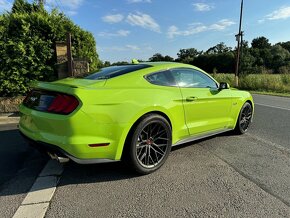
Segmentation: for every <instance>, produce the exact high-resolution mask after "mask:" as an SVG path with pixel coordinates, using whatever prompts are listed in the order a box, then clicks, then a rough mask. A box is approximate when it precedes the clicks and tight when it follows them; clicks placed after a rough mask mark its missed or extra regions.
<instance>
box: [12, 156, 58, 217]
mask: <svg viewBox="0 0 290 218" xmlns="http://www.w3.org/2000/svg"><path fill="white" fill-rule="evenodd" d="M62 171H63V167H62V165H61V164H60V163H58V162H57V161H55V160H50V161H48V163H47V164H46V165H45V167H44V168H43V170H42V171H41V173H40V174H39V175H38V178H37V179H36V180H35V182H34V184H33V185H32V187H31V189H30V191H29V192H28V193H27V195H26V197H25V198H24V200H23V201H22V203H21V206H20V207H19V208H18V209H17V211H16V213H15V214H14V216H13V218H18V217H21V218H23V217H27V218H28V217H29V218H43V217H44V216H45V213H46V211H47V209H48V207H49V202H50V201H51V199H52V197H53V194H54V192H55V190H56V185H57V183H58V180H59V178H60V176H61V174H62Z"/></svg>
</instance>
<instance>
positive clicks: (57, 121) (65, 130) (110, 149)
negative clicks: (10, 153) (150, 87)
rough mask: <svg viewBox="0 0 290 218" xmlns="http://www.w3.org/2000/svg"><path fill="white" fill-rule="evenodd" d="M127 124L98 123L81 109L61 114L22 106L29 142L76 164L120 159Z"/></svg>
mask: <svg viewBox="0 0 290 218" xmlns="http://www.w3.org/2000/svg"><path fill="white" fill-rule="evenodd" d="M124 126H126V124H123V125H120V124H116V123H101V122H97V121H96V119H94V118H93V117H91V116H88V115H87V114H86V113H84V112H83V111H81V110H79V111H77V113H73V114H71V115H58V114H50V113H45V112H41V111H35V110H32V109H30V108H27V107H25V106H23V105H21V106H20V122H19V130H20V132H21V133H22V134H23V135H24V136H25V138H28V139H29V140H30V142H32V143H30V144H33V145H34V147H36V148H38V147H41V149H40V150H45V151H46V152H47V151H50V152H53V153H56V154H58V155H65V156H66V157H68V158H70V159H72V160H73V161H75V162H77V163H83V164H86V163H98V162H109V161H117V160H120V158H119V157H116V152H117V149H118V145H119V141H120V140H119V139H120V135H121V133H122V131H123V128H124ZM104 144H106V145H105V146H104ZM98 145H100V146H98ZM101 145H103V146H101ZM38 150H39V149H38Z"/></svg>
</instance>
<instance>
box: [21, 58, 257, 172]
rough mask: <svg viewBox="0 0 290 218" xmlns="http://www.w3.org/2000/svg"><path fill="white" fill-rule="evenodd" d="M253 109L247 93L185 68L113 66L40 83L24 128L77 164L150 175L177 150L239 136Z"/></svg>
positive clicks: (37, 142)
mask: <svg viewBox="0 0 290 218" xmlns="http://www.w3.org/2000/svg"><path fill="white" fill-rule="evenodd" d="M253 109H254V103H253V98H252V96H251V95H250V94H249V93H248V92H246V91H240V90H237V89H232V88H230V87H229V85H228V84H227V83H223V82H222V83H218V82H217V81H216V80H215V79H213V78H212V77H211V76H210V75H208V74H207V73H205V72H204V71H202V70H201V69H199V68H197V67H194V66H191V65H186V64H180V63H168V62H156V63H154V62H152V63H150V62H148V63H147V62H146V63H137V64H129V65H124V66H112V67H107V68H103V69H101V70H99V72H96V73H93V74H90V75H89V76H87V77H85V78H82V79H77V78H67V79H62V80H58V81H55V82H50V83H46V82H40V83H38V84H37V85H36V87H35V88H34V89H33V90H32V91H31V92H30V94H29V95H28V96H27V97H26V99H25V100H24V101H23V103H22V104H21V105H20V112H21V119H20V123H19V130H20V132H21V133H22V135H23V136H24V137H25V138H26V139H27V140H28V141H29V142H30V144H32V145H33V146H35V147H37V148H38V149H40V150H42V151H46V152H49V153H50V154H53V155H54V156H55V157H66V158H69V159H71V160H73V161H75V162H77V163H80V164H86V163H99V162H110V161H119V160H124V161H126V162H127V163H129V164H130V166H132V167H133V168H134V169H135V170H136V171H137V172H138V173H141V174H148V173H151V172H153V171H155V170H157V169H158V168H160V167H161V166H162V165H163V163H164V162H165V161H166V159H167V157H168V155H169V153H170V150H171V147H172V146H175V145H179V144H182V143H186V142H189V141H193V140H197V139H201V138H204V137H208V136H212V135H215V134H219V133H222V132H226V131H230V130H233V132H235V133H237V134H243V133H245V132H246V131H247V130H248V127H249V125H250V123H251V121H252V116H253Z"/></svg>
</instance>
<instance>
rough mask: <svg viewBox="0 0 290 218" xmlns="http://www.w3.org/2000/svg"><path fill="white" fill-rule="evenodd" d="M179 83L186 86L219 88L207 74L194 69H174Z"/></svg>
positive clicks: (173, 72)
mask: <svg viewBox="0 0 290 218" xmlns="http://www.w3.org/2000/svg"><path fill="white" fill-rule="evenodd" d="M172 75H173V77H174V79H175V80H176V82H177V85H178V86H180V87H185V88H217V87H218V86H217V84H216V82H215V81H214V80H213V79H211V78H210V77H209V76H207V75H206V74H204V73H202V72H200V71H198V70H194V69H186V68H184V69H182V68H181V69H173V70H172Z"/></svg>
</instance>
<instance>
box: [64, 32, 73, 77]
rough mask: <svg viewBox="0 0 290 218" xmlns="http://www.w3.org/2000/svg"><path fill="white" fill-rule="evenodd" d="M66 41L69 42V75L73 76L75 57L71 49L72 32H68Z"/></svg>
mask: <svg viewBox="0 0 290 218" xmlns="http://www.w3.org/2000/svg"><path fill="white" fill-rule="evenodd" d="M66 43H67V69H68V76H73V59H72V51H71V34H70V33H67V35H66Z"/></svg>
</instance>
